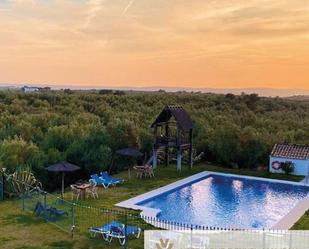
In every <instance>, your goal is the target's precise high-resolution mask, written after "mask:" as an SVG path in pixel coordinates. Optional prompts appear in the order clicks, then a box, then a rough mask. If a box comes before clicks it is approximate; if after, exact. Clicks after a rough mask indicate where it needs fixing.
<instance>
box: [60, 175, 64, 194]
mask: <svg viewBox="0 0 309 249" xmlns="http://www.w3.org/2000/svg"><path fill="white" fill-rule="evenodd" d="M63 195H64V172H62V187H61V198H62V199H63Z"/></svg>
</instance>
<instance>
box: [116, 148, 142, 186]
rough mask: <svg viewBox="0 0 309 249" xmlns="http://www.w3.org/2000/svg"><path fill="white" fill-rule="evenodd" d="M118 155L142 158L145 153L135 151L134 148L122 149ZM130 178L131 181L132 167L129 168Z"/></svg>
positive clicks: (118, 151)
mask: <svg viewBox="0 0 309 249" xmlns="http://www.w3.org/2000/svg"><path fill="white" fill-rule="evenodd" d="M116 153H117V154H118V155H121V156H126V157H135V158H137V157H141V156H143V153H142V152H140V151H139V150H137V149H134V148H124V149H121V150H117V151H116ZM128 177H129V180H130V179H131V169H130V167H129V168H128Z"/></svg>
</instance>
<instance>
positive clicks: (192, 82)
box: [0, 0, 309, 89]
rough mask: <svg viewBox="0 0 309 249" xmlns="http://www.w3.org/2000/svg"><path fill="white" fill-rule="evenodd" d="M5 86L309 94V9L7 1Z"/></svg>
mask: <svg viewBox="0 0 309 249" xmlns="http://www.w3.org/2000/svg"><path fill="white" fill-rule="evenodd" d="M0 82H2V83H24V82H27V83H33V84H37V83H46V84H59V85H60V84H66V85H72V86H82V85H83V86H98V87H100V86H115V87H119V86H127V87H128V86H134V87H145V86H169V87H198V88H201V87H215V88H243V87H246V88H249V87H272V88H302V89H309V1H308V0H295V1H293V0H218V1H210V0H0Z"/></svg>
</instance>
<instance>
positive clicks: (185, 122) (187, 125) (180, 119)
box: [151, 105, 194, 130]
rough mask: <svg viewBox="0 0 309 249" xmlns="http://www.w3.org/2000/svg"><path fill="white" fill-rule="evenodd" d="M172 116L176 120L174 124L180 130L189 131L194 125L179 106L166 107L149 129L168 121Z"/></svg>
mask: <svg viewBox="0 0 309 249" xmlns="http://www.w3.org/2000/svg"><path fill="white" fill-rule="evenodd" d="M172 116H173V117H174V118H175V119H176V122H177V123H178V124H179V125H180V126H181V128H182V129H184V130H190V129H193V128H194V123H193V121H192V119H191V117H190V115H189V114H188V113H187V112H186V110H185V109H183V108H182V106H179V105H167V106H166V107H165V108H164V109H163V110H162V112H161V113H160V114H159V116H158V117H157V118H156V120H155V121H154V122H153V124H152V125H151V127H154V125H156V124H159V123H164V122H167V121H169V120H170V118H171V117H172Z"/></svg>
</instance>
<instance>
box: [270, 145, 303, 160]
mask: <svg viewBox="0 0 309 249" xmlns="http://www.w3.org/2000/svg"><path fill="white" fill-rule="evenodd" d="M271 156H274V157H284V158H290V159H301V160H306V159H309V145H296V144H275V146H274V148H273V150H272V152H271Z"/></svg>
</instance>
